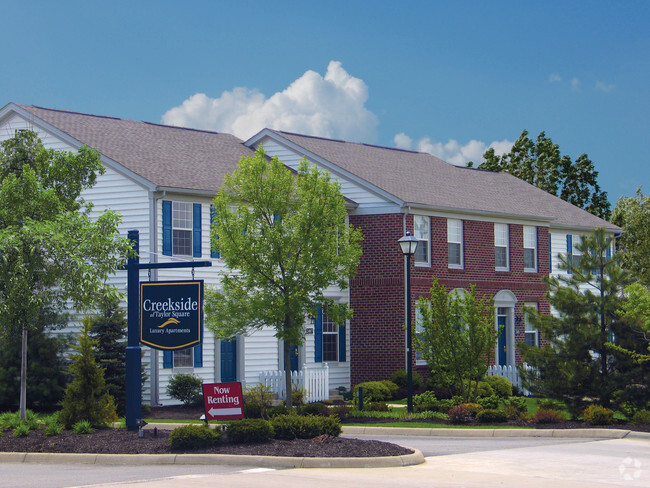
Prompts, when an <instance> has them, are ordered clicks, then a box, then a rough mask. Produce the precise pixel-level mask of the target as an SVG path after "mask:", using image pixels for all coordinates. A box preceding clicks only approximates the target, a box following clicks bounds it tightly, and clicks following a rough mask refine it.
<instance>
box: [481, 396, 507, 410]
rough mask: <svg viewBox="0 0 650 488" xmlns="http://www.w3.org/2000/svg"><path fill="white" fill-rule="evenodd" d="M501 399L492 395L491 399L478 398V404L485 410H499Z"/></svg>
mask: <svg viewBox="0 0 650 488" xmlns="http://www.w3.org/2000/svg"><path fill="white" fill-rule="evenodd" d="M500 401H501V398H500V397H499V396H498V395H492V396H489V397H478V398H477V399H476V403H478V404H479V405H480V406H481V407H483V408H491V409H498V408H499V403H500Z"/></svg>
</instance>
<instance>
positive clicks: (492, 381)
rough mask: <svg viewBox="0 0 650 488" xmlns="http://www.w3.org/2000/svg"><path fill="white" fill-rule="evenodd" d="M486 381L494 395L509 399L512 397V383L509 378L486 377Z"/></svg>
mask: <svg viewBox="0 0 650 488" xmlns="http://www.w3.org/2000/svg"><path fill="white" fill-rule="evenodd" d="M483 381H485V382H486V383H487V384H488V385H490V387H491V388H492V390H494V394H495V395H497V396H499V397H501V398H508V397H511V396H512V383H511V382H510V380H509V379H508V378H503V377H501V376H486V377H485V379H484V380H483Z"/></svg>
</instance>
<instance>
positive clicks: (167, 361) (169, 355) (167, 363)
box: [163, 351, 174, 368]
mask: <svg viewBox="0 0 650 488" xmlns="http://www.w3.org/2000/svg"><path fill="white" fill-rule="evenodd" d="M173 366H174V352H173V351H163V368H171V367H173Z"/></svg>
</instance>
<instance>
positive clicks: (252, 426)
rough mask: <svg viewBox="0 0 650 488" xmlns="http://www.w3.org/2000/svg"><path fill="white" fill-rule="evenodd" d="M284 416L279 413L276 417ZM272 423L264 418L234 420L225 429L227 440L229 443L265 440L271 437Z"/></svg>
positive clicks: (248, 442) (249, 442)
mask: <svg viewBox="0 0 650 488" xmlns="http://www.w3.org/2000/svg"><path fill="white" fill-rule="evenodd" d="M282 417H285V416H284V415H279V416H278V417H275V418H276V419H277V418H282ZM273 434H274V431H273V425H272V424H271V422H270V421H268V420H264V419H241V420H236V421H234V422H233V423H231V424H230V425H228V427H227V429H226V435H227V436H228V442H230V443H231V444H252V443H256V442H267V441H268V440H269V439H272V438H273Z"/></svg>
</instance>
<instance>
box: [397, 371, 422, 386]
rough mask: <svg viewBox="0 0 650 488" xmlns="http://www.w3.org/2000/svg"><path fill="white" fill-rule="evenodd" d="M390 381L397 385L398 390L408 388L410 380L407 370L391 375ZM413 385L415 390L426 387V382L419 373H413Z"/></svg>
mask: <svg viewBox="0 0 650 488" xmlns="http://www.w3.org/2000/svg"><path fill="white" fill-rule="evenodd" d="M390 380H391V381H392V382H393V383H395V384H396V385H397V386H398V388H402V389H404V388H408V384H407V383H408V378H407V373H406V370H405V369H398V370H397V371H395V372H394V373H393V374H392V375H390ZM411 383H412V384H413V389H414V390H419V389H421V388H422V387H423V386H424V380H423V379H422V375H420V373H418V372H417V371H411Z"/></svg>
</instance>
